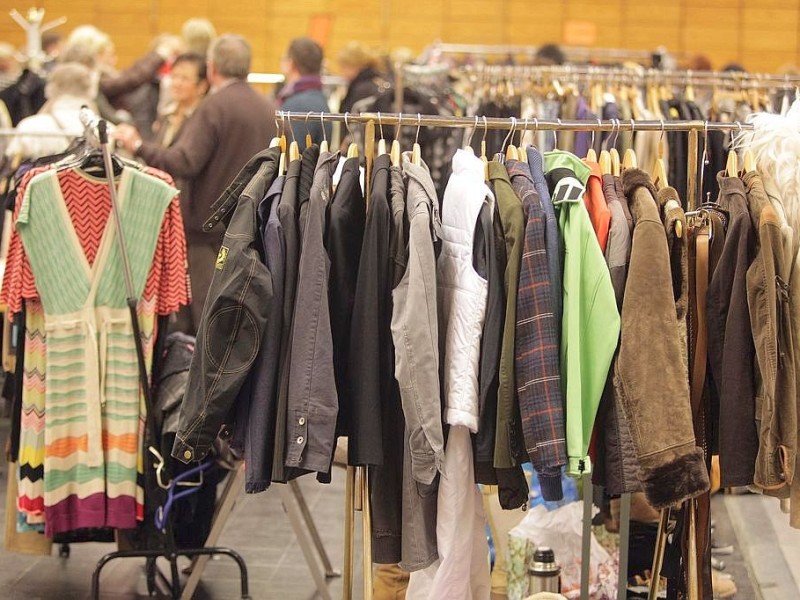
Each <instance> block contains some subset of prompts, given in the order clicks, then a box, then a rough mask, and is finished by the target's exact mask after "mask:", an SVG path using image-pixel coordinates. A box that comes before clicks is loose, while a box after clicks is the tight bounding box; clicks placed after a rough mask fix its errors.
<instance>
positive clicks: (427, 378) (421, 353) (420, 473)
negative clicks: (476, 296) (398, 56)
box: [392, 152, 444, 484]
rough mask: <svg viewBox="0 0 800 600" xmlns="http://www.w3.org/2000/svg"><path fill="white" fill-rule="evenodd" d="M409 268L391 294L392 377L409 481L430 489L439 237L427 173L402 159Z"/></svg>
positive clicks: (437, 420)
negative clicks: (399, 403) (402, 419)
mask: <svg viewBox="0 0 800 600" xmlns="http://www.w3.org/2000/svg"><path fill="white" fill-rule="evenodd" d="M403 178H404V179H405V180H406V214H407V216H408V223H409V238H408V256H409V260H408V267H407V268H406V272H405V274H404V275H403V278H402V280H401V281H400V283H399V284H398V285H397V287H396V288H395V289H394V290H393V292H392V300H393V302H394V308H393V311H392V338H393V340H394V345H395V377H396V378H397V381H398V383H399V384H400V395H401V397H402V402H403V414H404V415H405V418H406V429H407V430H408V433H409V437H410V439H409V447H408V449H409V451H410V452H411V462H412V476H413V478H414V479H415V480H416V481H418V482H420V483H423V484H430V483H432V482H433V480H434V478H435V477H436V473H437V471H439V470H440V469H441V465H442V462H443V460H444V438H443V434H442V407H441V400H440V390H439V327H438V315H437V301H436V255H435V251H434V242H436V241H437V240H438V239H439V237H440V234H441V220H440V218H439V203H438V200H437V197H436V191H435V188H434V187H433V181H432V180H431V176H430V173H429V171H428V167H427V166H426V165H424V164H423V165H421V166H417V165H415V164H413V163H412V162H411V154H410V153H408V152H406V153H404V154H403Z"/></svg>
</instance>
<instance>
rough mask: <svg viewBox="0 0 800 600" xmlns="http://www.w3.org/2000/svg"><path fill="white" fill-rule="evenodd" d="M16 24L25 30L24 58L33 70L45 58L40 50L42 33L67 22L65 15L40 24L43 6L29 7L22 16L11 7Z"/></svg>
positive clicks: (36, 68)
mask: <svg viewBox="0 0 800 600" xmlns="http://www.w3.org/2000/svg"><path fill="white" fill-rule="evenodd" d="M9 14H10V15H11V18H12V19H14V21H16V23H17V25H19V26H20V27H22V29H23V30H24V31H25V58H26V59H27V61H28V66H30V67H31V68H32V69H33V70H38V69H39V67H41V65H42V63H43V62H44V61H45V60H46V59H47V57H46V56H45V54H44V52H43V50H42V34H43V33H44V32H45V31H50V30H51V29H54V28H56V27H58V26H59V25H63V24H64V23H66V22H67V18H66V17H59V18H58V19H56V20H54V21H50V22H49V23H44V24H42V21H43V20H44V9H43V8H31V9H29V10H28V12H27V14H26V15H25V16H24V17H23V16H22V15H21V14H20V13H19V11H18V10H16V9H11V12H10V13H9Z"/></svg>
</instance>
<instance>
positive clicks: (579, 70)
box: [460, 65, 800, 86]
mask: <svg viewBox="0 0 800 600" xmlns="http://www.w3.org/2000/svg"><path fill="white" fill-rule="evenodd" d="M460 70H461V72H463V73H464V74H466V75H472V76H481V75H485V76H501V75H502V76H505V77H520V78H523V77H524V78H527V79H530V78H532V77H533V78H535V77H537V76H543V75H549V76H558V77H560V78H563V79H565V80H567V81H569V80H573V79H576V78H587V79H595V80H596V79H597V78H598V77H611V78H615V77H620V76H630V77H636V78H637V79H639V80H644V81H657V82H668V81H673V82H677V83H687V82H691V83H694V84H700V83H703V82H707V83H723V84H724V83H728V84H732V83H736V84H741V85H745V86H749V85H752V84H754V83H772V84H775V86H780V85H786V86H790V85H794V84H797V83H800V76H798V75H775V74H770V73H741V72H739V71H691V70H662V69H645V68H628V67H609V66H602V65H465V66H463V67H460Z"/></svg>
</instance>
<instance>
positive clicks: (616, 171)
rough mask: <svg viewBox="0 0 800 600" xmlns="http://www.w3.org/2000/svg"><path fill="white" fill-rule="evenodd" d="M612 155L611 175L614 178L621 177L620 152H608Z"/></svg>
mask: <svg viewBox="0 0 800 600" xmlns="http://www.w3.org/2000/svg"><path fill="white" fill-rule="evenodd" d="M608 153H609V155H611V174H612V175H613V176H614V177H619V176H620V175H621V174H622V161H621V160H620V158H619V152H618V151H617V149H616V148H612V149H611V150H609V151H608Z"/></svg>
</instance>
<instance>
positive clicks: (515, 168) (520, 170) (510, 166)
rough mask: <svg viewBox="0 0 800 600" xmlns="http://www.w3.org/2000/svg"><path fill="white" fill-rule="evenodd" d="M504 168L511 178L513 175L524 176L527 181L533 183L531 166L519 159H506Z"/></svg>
mask: <svg viewBox="0 0 800 600" xmlns="http://www.w3.org/2000/svg"><path fill="white" fill-rule="evenodd" d="M506 170H507V171H508V176H509V177H511V178H514V177H524V178H525V179H527V180H528V181H530V182H531V184H533V175H532V173H531V168H530V167H529V166H528V165H527V164H526V163H524V162H522V161H521V160H509V161H506Z"/></svg>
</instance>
